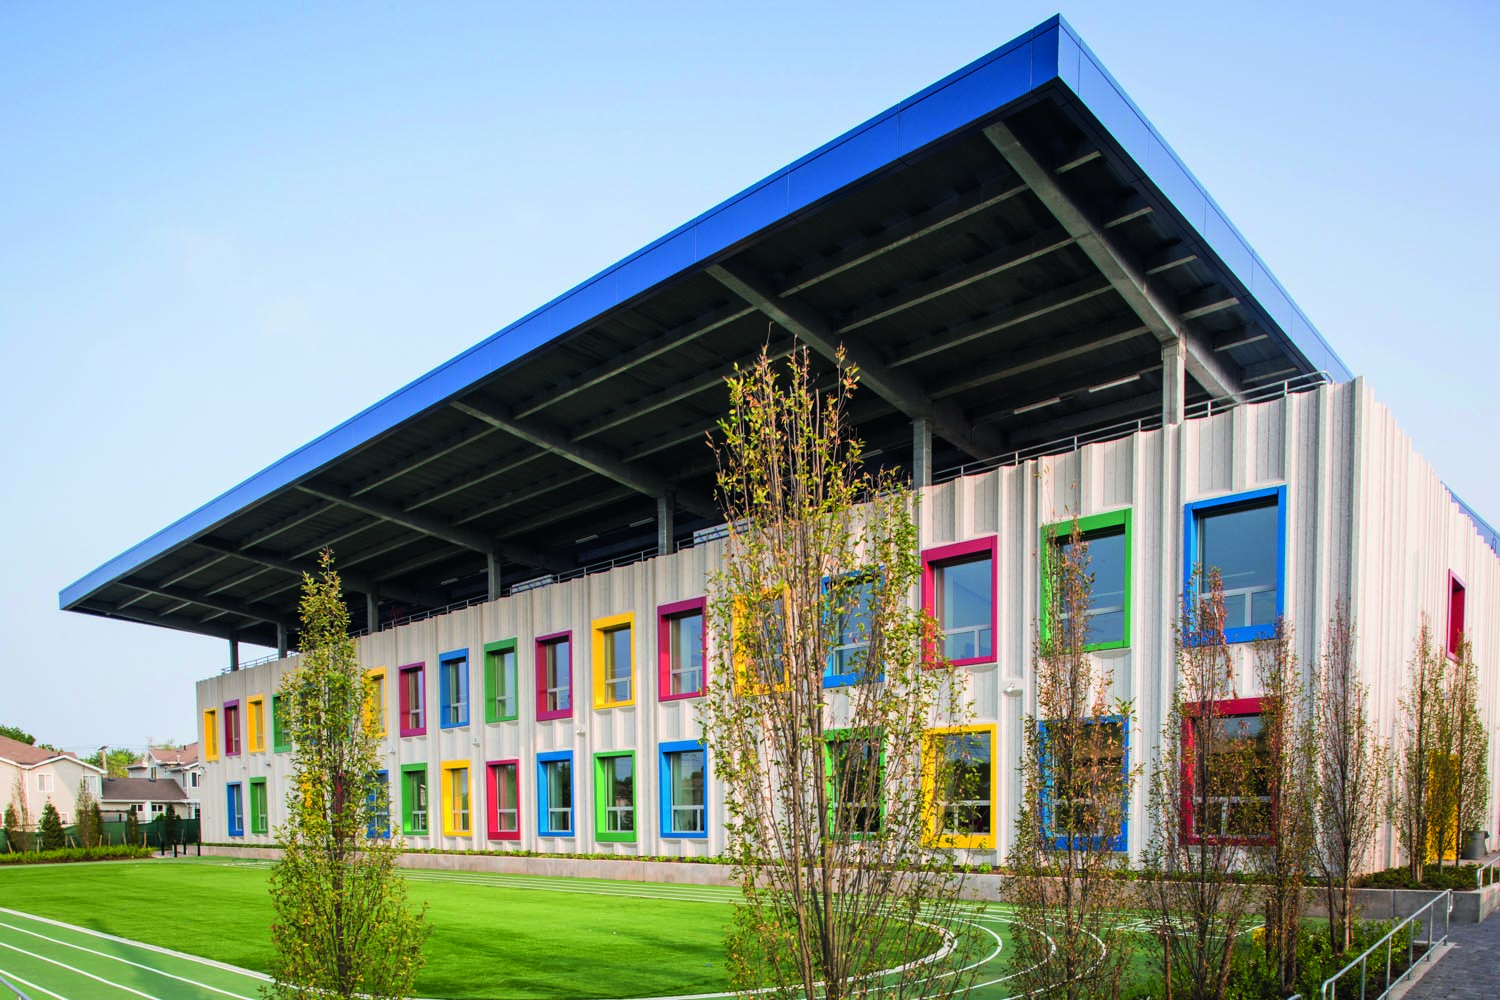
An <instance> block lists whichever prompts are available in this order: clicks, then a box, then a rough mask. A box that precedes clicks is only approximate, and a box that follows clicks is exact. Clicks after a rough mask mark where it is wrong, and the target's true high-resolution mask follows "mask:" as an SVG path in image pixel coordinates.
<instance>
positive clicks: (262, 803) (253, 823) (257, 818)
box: [250, 778, 271, 833]
mask: <svg viewBox="0 0 1500 1000" xmlns="http://www.w3.org/2000/svg"><path fill="white" fill-rule="evenodd" d="M250 832H251V833H270V832H271V818H270V815H269V814H268V813H267V812H266V779H265V778H251V779H250Z"/></svg>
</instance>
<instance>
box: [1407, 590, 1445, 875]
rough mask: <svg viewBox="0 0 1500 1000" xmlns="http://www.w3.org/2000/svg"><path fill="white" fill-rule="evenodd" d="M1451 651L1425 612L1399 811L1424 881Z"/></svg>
mask: <svg viewBox="0 0 1500 1000" xmlns="http://www.w3.org/2000/svg"><path fill="white" fill-rule="evenodd" d="M1445 661H1446V657H1444V656H1443V654H1442V652H1441V651H1440V650H1439V649H1438V648H1437V645H1436V643H1435V642H1434V641H1433V637H1432V628H1431V626H1429V625H1428V623H1427V618H1426V616H1425V615H1424V616H1423V618H1422V625H1421V628H1420V629H1419V630H1418V632H1417V644H1416V648H1415V649H1414V650H1413V651H1412V658H1411V661H1410V664H1409V665H1408V669H1407V675H1406V688H1405V691H1403V693H1402V695H1401V701H1400V707H1401V711H1400V713H1399V716H1398V722H1397V742H1398V747H1399V749H1398V750H1397V756H1396V788H1395V801H1394V812H1395V817H1396V831H1397V836H1398V838H1399V839H1400V841H1401V849H1402V850H1403V851H1404V852H1405V853H1406V858H1407V864H1408V865H1409V866H1410V868H1411V877H1412V880H1413V881H1414V882H1416V883H1418V884H1419V885H1420V884H1421V882H1422V877H1423V874H1424V870H1425V868H1426V865H1427V854H1428V852H1429V851H1430V850H1431V848H1432V843H1433V836H1432V835H1433V830H1432V806H1433V802H1432V785H1433V781H1432V771H1433V763H1434V759H1435V756H1436V754H1437V744H1438V726H1437V722H1438V716H1439V715H1440V714H1441V712H1442V706H1441V702H1442V698H1443V673H1444V667H1445Z"/></svg>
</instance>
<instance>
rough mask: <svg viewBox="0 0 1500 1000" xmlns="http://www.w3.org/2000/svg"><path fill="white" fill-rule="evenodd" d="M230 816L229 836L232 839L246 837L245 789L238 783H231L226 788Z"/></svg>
mask: <svg viewBox="0 0 1500 1000" xmlns="http://www.w3.org/2000/svg"><path fill="white" fill-rule="evenodd" d="M225 795H226V798H227V800H228V801H227V805H228V807H229V808H228V815H229V835H230V836H231V837H243V836H244V835H245V789H244V786H243V785H241V784H240V783H239V782H238V781H231V782H230V783H229V785H228V786H227V787H226V791H225Z"/></svg>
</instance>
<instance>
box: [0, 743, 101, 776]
mask: <svg viewBox="0 0 1500 1000" xmlns="http://www.w3.org/2000/svg"><path fill="white" fill-rule="evenodd" d="M0 760H8V761H10V762H11V763H12V764H16V765H18V766H20V767H25V768H31V767H36V766H38V765H40V764H46V763H48V762H50V761H54V760H69V761H72V762H73V763H75V764H77V765H79V766H80V767H86V768H89V769H90V770H93V771H99V772H100V773H101V774H102V773H103V771H102V769H101V768H99V767H96V766H95V765H93V764H90V763H89V762H88V761H85V760H80V759H79V757H78V755H77V754H75V753H73V752H71V751H68V750H52V749H50V748H48V747H40V746H32V745H31V744H30V743H22V742H21V741H20V740H16V739H11V738H10V737H9V736H0Z"/></svg>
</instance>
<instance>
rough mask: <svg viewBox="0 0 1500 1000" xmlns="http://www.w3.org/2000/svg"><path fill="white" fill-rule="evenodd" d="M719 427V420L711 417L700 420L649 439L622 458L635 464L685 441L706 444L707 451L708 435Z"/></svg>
mask: <svg viewBox="0 0 1500 1000" xmlns="http://www.w3.org/2000/svg"><path fill="white" fill-rule="evenodd" d="M718 426H719V420H718V418H717V417H710V418H708V419H706V420H700V421H698V422H697V423H696V424H689V425H688V426H686V427H681V428H678V429H677V430H671V431H665V432H663V433H661V434H658V435H656V436H655V437H652V438H647V439H646V440H644V441H642V442H641V443H640V444H638V445H636V446H635V447H634V448H632V449H630V450H629V451H627V452H625V453H624V454H622V455H621V456H620V458H622V459H623V460H625V461H627V462H635V461H638V460H640V459H642V458H645V457H647V456H648V455H655V454H656V453H657V452H660V451H666V450H667V449H668V448H672V447H675V446H676V445H679V444H682V443H683V442H684V441H693V440H698V441H702V442H704V450H705V451H707V450H708V448H707V441H708V435H709V434H711V433H712V432H713V431H714V429H715V428H716V427H718Z"/></svg>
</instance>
